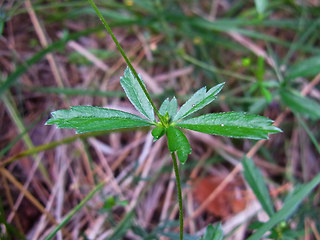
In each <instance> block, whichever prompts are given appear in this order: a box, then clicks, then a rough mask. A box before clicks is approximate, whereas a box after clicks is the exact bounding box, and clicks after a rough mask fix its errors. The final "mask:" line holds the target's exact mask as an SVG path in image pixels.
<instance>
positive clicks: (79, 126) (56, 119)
mask: <svg viewBox="0 0 320 240" xmlns="http://www.w3.org/2000/svg"><path fill="white" fill-rule="evenodd" d="M51 114H52V118H50V119H49V120H48V121H47V122H46V125H57V127H58V128H75V129H76V133H84V132H94V131H103V130H113V129H120V128H134V127H145V126H150V125H152V123H151V122H148V121H146V120H144V119H142V118H140V117H138V116H136V115H133V114H131V113H127V112H123V111H119V110H114V109H107V108H100V107H91V106H74V107H71V108H70V110H67V109H63V110H58V111H55V112H52V113H51Z"/></svg>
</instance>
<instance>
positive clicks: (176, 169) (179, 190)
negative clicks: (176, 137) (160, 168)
mask: <svg viewBox="0 0 320 240" xmlns="http://www.w3.org/2000/svg"><path fill="white" fill-rule="evenodd" d="M171 157H172V161H173V168H174V173H175V175H176V181H177V190H178V201H179V221H180V240H183V207H182V193H181V183H180V176H179V168H178V163H177V158H176V155H175V153H174V152H173V153H171Z"/></svg>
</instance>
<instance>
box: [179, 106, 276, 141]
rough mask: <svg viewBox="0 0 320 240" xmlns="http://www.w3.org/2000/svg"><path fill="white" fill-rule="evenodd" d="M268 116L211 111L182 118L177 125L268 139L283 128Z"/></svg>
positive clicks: (204, 130) (211, 131)
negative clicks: (197, 115) (270, 134)
mask: <svg viewBox="0 0 320 240" xmlns="http://www.w3.org/2000/svg"><path fill="white" fill-rule="evenodd" d="M272 123H273V121H272V120H271V119H268V118H266V117H262V116H255V115H249V114H246V113H242V112H228V113H211V114H206V115H202V116H199V117H195V118H191V119H187V120H182V121H181V122H178V123H176V125H177V126H179V127H182V128H187V129H190V130H194V131H198V132H203V133H207V134H214V135H221V136H227V137H233V138H250V139H268V133H278V132H281V129H279V128H277V127H275V126H273V125H272Z"/></svg>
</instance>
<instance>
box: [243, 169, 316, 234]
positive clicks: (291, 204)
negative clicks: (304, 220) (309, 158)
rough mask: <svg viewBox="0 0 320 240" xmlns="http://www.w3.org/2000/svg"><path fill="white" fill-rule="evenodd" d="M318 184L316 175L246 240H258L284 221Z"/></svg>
mask: <svg viewBox="0 0 320 240" xmlns="http://www.w3.org/2000/svg"><path fill="white" fill-rule="evenodd" d="M319 183H320V174H318V175H317V176H316V177H315V178H314V179H312V180H311V181H310V182H309V183H307V184H304V185H303V187H300V188H299V190H297V191H296V192H295V193H294V194H293V195H292V196H291V197H290V198H289V199H288V200H287V201H286V202H285V203H284V205H283V207H282V209H281V210H280V211H278V212H277V213H275V214H274V215H273V216H272V217H271V218H270V220H269V221H268V222H266V223H264V224H263V225H262V226H261V227H260V228H259V229H258V230H257V231H256V232H255V233H254V234H253V235H252V236H251V237H249V238H248V239H247V240H259V239H261V238H262V236H263V235H264V234H265V233H266V232H267V231H269V230H270V229H272V228H273V227H274V226H276V225H277V224H279V223H280V222H281V221H284V220H286V219H287V218H288V217H290V215H291V214H292V213H293V212H294V211H295V210H296V209H297V207H298V205H299V204H300V203H301V202H302V201H303V199H304V198H305V197H306V196H307V195H308V194H309V193H310V192H311V191H312V189H313V188H315V187H316V186H317V185H318V184H319Z"/></svg>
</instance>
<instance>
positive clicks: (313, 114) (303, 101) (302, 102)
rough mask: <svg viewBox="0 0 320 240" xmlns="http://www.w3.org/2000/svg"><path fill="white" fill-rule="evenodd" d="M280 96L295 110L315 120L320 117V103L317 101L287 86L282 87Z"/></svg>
mask: <svg viewBox="0 0 320 240" xmlns="http://www.w3.org/2000/svg"><path fill="white" fill-rule="evenodd" d="M280 96H281V100H282V102H283V103H284V104H285V105H287V106H288V107H289V108H290V109H291V110H292V111H293V112H297V113H301V114H302V115H304V116H306V117H309V118H311V119H315V120H316V119H319V118H320V104H319V103H317V102H316V101H313V100H311V99H310V98H308V97H304V96H302V95H300V94H299V93H298V92H295V91H293V90H289V89H285V88H282V89H280Z"/></svg>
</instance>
